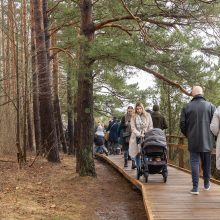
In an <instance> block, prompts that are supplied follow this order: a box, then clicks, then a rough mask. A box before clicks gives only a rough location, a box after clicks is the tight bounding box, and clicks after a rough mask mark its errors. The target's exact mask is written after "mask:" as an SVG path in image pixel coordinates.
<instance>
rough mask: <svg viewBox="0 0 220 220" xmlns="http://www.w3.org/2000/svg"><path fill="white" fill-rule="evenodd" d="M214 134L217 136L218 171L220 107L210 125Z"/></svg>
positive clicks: (218, 158) (218, 163) (219, 158)
mask: <svg viewBox="0 0 220 220" xmlns="http://www.w3.org/2000/svg"><path fill="white" fill-rule="evenodd" d="M210 129H211V131H212V133H213V134H214V135H215V136H217V142H216V169H218V170H220V106H219V107H218V108H217V109H216V111H215V113H214V115H213V118H212V122H211V125H210Z"/></svg>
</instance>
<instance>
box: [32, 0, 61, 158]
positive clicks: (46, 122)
mask: <svg viewBox="0 0 220 220" xmlns="http://www.w3.org/2000/svg"><path fill="white" fill-rule="evenodd" d="M32 1H33V5H34V18H35V19H34V20H35V33H36V52H37V53H36V55H37V69H38V85H39V102H40V125H41V131H42V133H41V137H42V146H43V148H45V149H46V154H47V159H48V161H51V162H60V159H59V152H58V143H57V135H56V127H55V120H54V110H53V104H52V87H51V77H50V71H49V65H48V56H47V49H46V43H45V34H44V25H43V11H42V7H40V6H41V4H40V1H38V0H32Z"/></svg>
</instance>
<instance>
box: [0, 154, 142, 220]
mask: <svg viewBox="0 0 220 220" xmlns="http://www.w3.org/2000/svg"><path fill="white" fill-rule="evenodd" d="M30 162H31V161H29V164H30ZM96 171H97V174H98V176H97V178H92V177H79V176H78V175H77V174H76V173H75V159H74V158H72V157H71V156H67V155H61V163H60V164H51V163H48V162H47V161H46V160H45V159H38V160H37V161H36V162H35V163H34V165H33V166H32V167H29V166H28V165H27V166H25V167H24V168H22V169H21V170H19V169H18V166H17V164H16V163H11V162H2V161H0V219H1V220H3V219H5V220H10V219H16V220H17V219H18V220H19V219H28V220H31V219H45V220H46V219H48V220H70V219H74V220H78V219H82V220H117V219H118V220H119V219H120V220H145V219H146V215H145V210H144V205H143V201H142V196H141V194H140V192H139V191H134V190H133V189H132V186H131V185H130V184H129V183H128V182H127V181H126V180H125V179H124V178H123V177H122V176H120V174H118V173H117V172H116V171H115V170H114V169H113V168H111V167H109V166H108V165H107V164H105V163H103V162H100V161H96Z"/></svg>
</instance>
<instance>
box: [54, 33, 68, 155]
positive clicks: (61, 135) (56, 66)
mask: <svg viewBox="0 0 220 220" xmlns="http://www.w3.org/2000/svg"><path fill="white" fill-rule="evenodd" d="M52 45H53V47H56V45H57V42H56V35H55V34H54V35H53V37H52ZM53 91H54V110H55V114H56V122H57V133H58V135H59V136H57V137H59V141H61V143H62V146H63V152H64V153H67V146H66V138H65V136H64V131H63V122H62V117H61V110H60V100H59V60H58V54H57V53H56V52H55V54H54V55H53Z"/></svg>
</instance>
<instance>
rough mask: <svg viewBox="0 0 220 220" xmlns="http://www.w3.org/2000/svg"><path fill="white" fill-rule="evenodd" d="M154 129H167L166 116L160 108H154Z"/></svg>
mask: <svg viewBox="0 0 220 220" xmlns="http://www.w3.org/2000/svg"><path fill="white" fill-rule="evenodd" d="M151 118H152V121H153V126H154V128H160V129H161V130H164V129H167V122H166V119H165V118H164V116H163V115H162V114H161V113H160V112H159V106H158V105H154V106H153V112H152V113H151Z"/></svg>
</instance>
